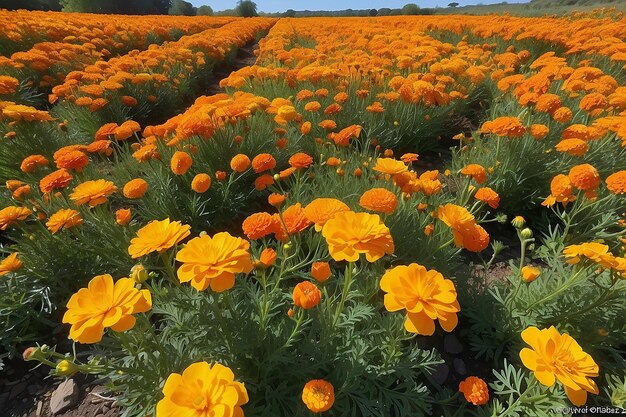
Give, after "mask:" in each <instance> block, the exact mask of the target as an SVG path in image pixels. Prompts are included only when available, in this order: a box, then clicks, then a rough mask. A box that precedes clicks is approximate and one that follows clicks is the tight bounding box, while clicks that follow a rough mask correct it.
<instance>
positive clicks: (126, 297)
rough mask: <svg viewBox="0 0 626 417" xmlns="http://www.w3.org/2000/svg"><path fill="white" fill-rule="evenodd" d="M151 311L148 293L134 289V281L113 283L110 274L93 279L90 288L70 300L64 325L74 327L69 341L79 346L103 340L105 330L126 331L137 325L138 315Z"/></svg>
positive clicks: (122, 280) (150, 298)
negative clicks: (135, 315)
mask: <svg viewBox="0 0 626 417" xmlns="http://www.w3.org/2000/svg"><path fill="white" fill-rule="evenodd" d="M150 308H152V297H151V295H150V291H148V290H138V289H136V288H135V281H134V280H133V279H131V278H120V279H119V280H117V282H115V284H114V283H113V278H112V277H111V275H109V274H106V275H98V276H96V277H94V278H93V279H92V280H91V281H90V282H89V285H88V287H87V288H81V289H80V290H78V292H77V293H76V294H74V295H72V297H71V298H70V301H68V303H67V311H66V312H65V314H64V315H63V323H69V324H71V325H72V327H71V328H70V338H71V339H73V340H75V341H77V342H80V343H97V342H99V341H100V340H102V334H103V333H104V328H105V327H110V328H111V329H113V330H114V331H116V332H124V331H126V330H129V329H131V328H132V327H133V326H134V325H135V318H134V317H133V316H132V315H133V314H135V313H143V312H146V311H148V310H150Z"/></svg>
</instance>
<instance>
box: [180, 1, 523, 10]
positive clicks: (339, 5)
mask: <svg viewBox="0 0 626 417" xmlns="http://www.w3.org/2000/svg"><path fill="white" fill-rule="evenodd" d="M188 1H191V3H193V5H194V6H202V5H203V4H208V5H209V6H211V7H212V8H213V10H225V9H233V8H234V7H235V6H236V5H237V1H236V0H188ZM451 1H453V0H420V1H416V0H343V1H339V0H290V1H285V0H254V2H255V3H256V4H257V8H258V10H259V11H261V12H270V13H271V12H284V11H285V10H287V9H294V10H343V9H380V8H381V7H389V8H390V9H394V8H400V7H402V6H404V5H405V4H406V3H416V4H417V5H418V6H420V7H436V6H440V7H446V6H447V5H448V3H450V2H451ZM454 1H456V2H458V3H459V4H460V5H461V6H465V5H470V4H477V3H483V4H493V3H501V2H502V0H454ZM526 1H529V0H526ZM508 2H509V3H524V2H525V1H524V0H508Z"/></svg>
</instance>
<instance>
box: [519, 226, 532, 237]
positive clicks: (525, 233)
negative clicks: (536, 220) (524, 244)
mask: <svg viewBox="0 0 626 417" xmlns="http://www.w3.org/2000/svg"><path fill="white" fill-rule="evenodd" d="M520 236H522V239H530V238H532V237H533V231H532V230H530V229H529V228H528V227H527V228H525V229H523V230H522V231H521V232H520Z"/></svg>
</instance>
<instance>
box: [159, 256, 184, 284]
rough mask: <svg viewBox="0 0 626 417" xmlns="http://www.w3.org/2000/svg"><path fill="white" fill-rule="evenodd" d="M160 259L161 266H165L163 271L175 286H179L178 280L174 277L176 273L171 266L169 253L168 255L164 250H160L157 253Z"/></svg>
mask: <svg viewBox="0 0 626 417" xmlns="http://www.w3.org/2000/svg"><path fill="white" fill-rule="evenodd" d="M159 257H160V258H161V261H162V262H163V267H164V268H165V273H166V274H167V277H168V278H169V280H170V281H172V282H173V283H174V284H175V285H176V286H180V281H178V278H176V273H175V272H174V268H173V267H172V259H171V255H170V256H168V255H167V254H166V253H165V252H161V253H160V254H159Z"/></svg>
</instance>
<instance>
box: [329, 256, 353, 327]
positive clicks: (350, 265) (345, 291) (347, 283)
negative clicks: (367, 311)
mask: <svg viewBox="0 0 626 417" xmlns="http://www.w3.org/2000/svg"><path fill="white" fill-rule="evenodd" d="M353 267H354V263H353V262H349V263H348V265H347V266H346V272H345V274H344V281H343V291H342V293H341V300H340V301H339V306H337V311H336V312H335V318H334V319H333V327H335V326H336V325H337V321H338V320H339V316H340V315H341V311H342V310H343V305H344V303H345V302H346V297H347V296H348V291H349V290H350V284H351V283H352V268H353Z"/></svg>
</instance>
